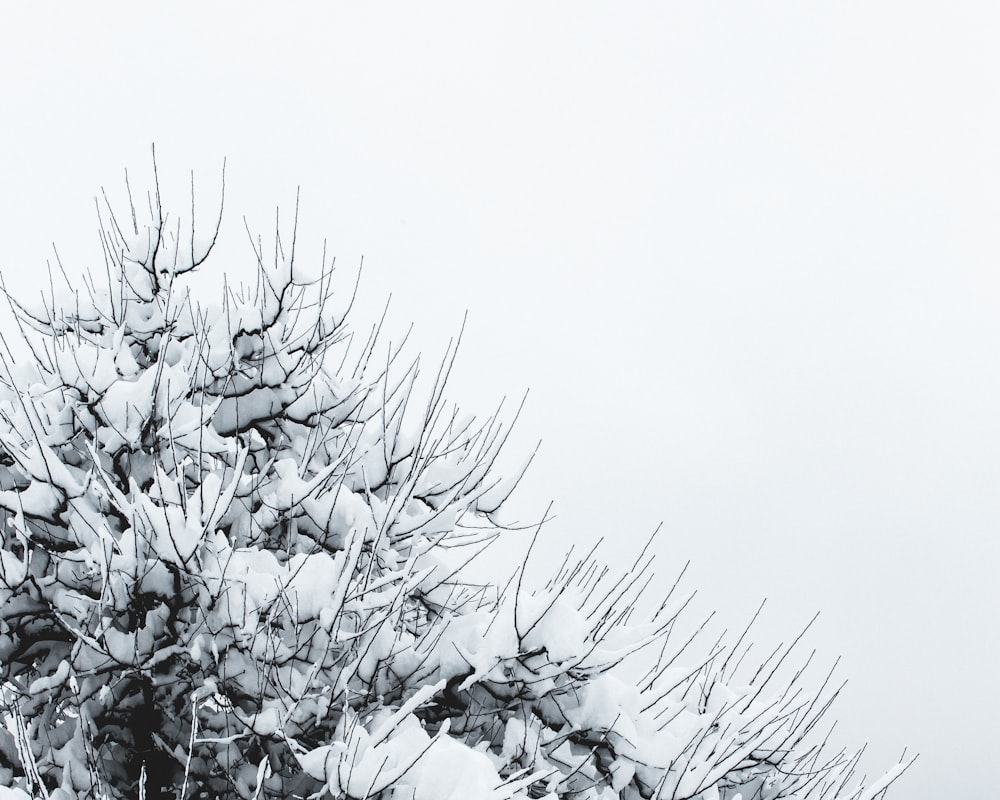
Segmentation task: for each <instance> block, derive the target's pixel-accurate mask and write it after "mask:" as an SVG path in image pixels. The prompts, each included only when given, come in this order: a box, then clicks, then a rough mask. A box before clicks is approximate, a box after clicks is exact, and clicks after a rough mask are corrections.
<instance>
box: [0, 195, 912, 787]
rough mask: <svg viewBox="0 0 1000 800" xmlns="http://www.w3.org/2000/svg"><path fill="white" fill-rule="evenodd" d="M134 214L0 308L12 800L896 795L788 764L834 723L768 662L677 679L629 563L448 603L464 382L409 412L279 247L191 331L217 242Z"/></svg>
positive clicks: (675, 653) (480, 468)
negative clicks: (453, 392)
mask: <svg viewBox="0 0 1000 800" xmlns="http://www.w3.org/2000/svg"><path fill="white" fill-rule="evenodd" d="M150 199H151V202H150V212H151V213H150V217H149V221H148V222H146V223H142V224H141V223H140V222H139V221H138V219H137V215H136V211H135V208H134V207H133V208H132V211H131V217H130V218H129V219H127V220H122V219H119V218H117V217H115V216H114V215H113V214H111V213H110V212H108V213H107V214H105V215H104V218H103V225H102V240H103V243H104V251H105V256H106V264H107V269H106V271H105V274H104V275H102V276H101V277H100V279H98V278H95V277H94V276H93V275H91V276H89V277H88V278H87V279H86V280H85V281H84V287H83V290H70V291H69V292H65V293H62V296H61V298H60V299H57V298H56V297H55V296H51V297H49V298H47V300H46V302H45V303H44V304H43V305H41V306H38V307H35V306H31V305H28V304H21V303H18V302H17V301H16V300H14V299H13V298H11V308H12V309H13V310H14V312H15V316H16V319H17V321H18V323H19V326H20V329H19V332H20V334H21V335H23V337H24V338H25V340H26V341H27V342H28V343H29V345H30V348H31V354H32V357H31V358H28V359H15V358H14V357H13V356H12V355H11V352H10V351H9V350H7V351H6V355H5V357H4V358H3V373H2V376H0V379H2V382H0V507H2V509H3V511H2V517H3V523H4V526H3V538H2V542H3V546H2V549H0V678H2V682H3V690H2V692H3V697H2V716H3V721H4V723H5V724H4V726H3V727H0V785H3V786H9V787H13V788H11V789H2V788H0V797H19V798H23V797H25V796H28V795H30V796H33V797H46V798H49V799H50V800H68V799H69V798H91V797H96V798H132V797H149V798H154V797H164V798H166V797H169V798H224V797H232V798H237V797H238V798H247V799H249V798H279V797H280V798H294V797H301V798H305V797H315V798H322V797H332V798H386V800H388V799H389V798H408V799H409V800H446V799H447V798H455V799H456V800H457V799H458V798H467V799H468V800H486V798H491V799H495V800H502V799H503V798H542V797H550V798H581V800H582V799H583V798H653V797H656V798H674V799H675V800H681V799H682V798H702V799H703V800H735V798H737V797H742V798H743V800H750V799H751V798H759V800H771V799H772V798H781V797H806V796H808V797H815V798H825V799H826V800H833V799H834V798H837V799H839V800H847V798H851V800H862V798H865V799H867V798H873V797H876V796H879V795H880V794H881V793H882V791H883V790H884V788H885V786H887V785H888V783H889V782H891V781H892V779H893V778H894V777H895V776H896V775H897V774H898V773H899V772H900V771H901V769H902V767H897V768H896V769H895V770H893V771H890V772H889V773H888V774H887V776H886V777H885V778H883V779H882V780H881V781H878V782H876V783H875V784H872V785H870V786H868V788H863V787H862V786H861V784H860V782H859V781H858V780H857V779H855V778H854V777H853V772H854V770H855V766H856V764H857V756H848V755H845V754H843V753H837V754H833V755H829V756H827V755H824V750H823V748H822V747H821V746H819V745H820V744H822V741H820V742H819V743H818V744H810V743H809V742H810V741H811V739H810V738H809V737H810V734H811V733H812V732H813V729H814V727H815V726H816V724H817V722H818V720H819V719H820V718H821V716H822V715H823V713H824V712H825V711H826V709H827V707H828V705H829V700H830V699H832V698H830V697H821V694H820V693H810V692H806V691H803V690H800V689H799V687H798V679H799V673H796V674H795V676H794V677H793V678H792V679H791V681H790V682H786V683H785V684H782V685H780V686H779V687H778V688H773V687H772V686H771V678H772V676H774V675H775V674H776V671H777V667H778V665H779V664H780V663H781V661H783V660H784V658H785V656H787V654H788V653H787V651H782V652H776V653H774V654H773V655H772V657H771V658H769V659H768V660H767V661H766V662H765V663H764V664H763V665H762V666H761V668H760V669H759V670H757V673H756V675H754V676H753V677H752V678H751V679H749V680H744V681H743V682H740V681H738V680H737V669H736V668H737V666H738V665H739V662H740V661H742V660H743V656H744V655H745V648H743V649H741V642H737V644H736V646H735V647H733V648H722V647H717V648H713V649H712V650H711V651H710V652H709V653H706V656H705V657H704V658H699V659H695V660H694V664H693V665H692V666H690V667H682V666H680V662H679V661H678V659H679V658H680V657H681V655H682V654H683V653H684V652H685V646H684V645H686V642H684V643H682V644H680V645H678V644H676V643H675V642H674V640H673V639H672V638H671V636H670V634H671V631H672V629H673V624H674V621H675V619H676V618H677V615H678V613H679V612H680V611H681V610H682V609H683V607H684V605H685V603H684V601H683V600H682V599H674V597H673V591H672V590H671V591H669V592H667V591H664V587H662V586H661V585H660V584H659V583H657V582H656V581H655V580H653V578H652V573H651V569H650V566H651V559H649V558H646V557H641V558H640V559H639V560H638V561H637V562H636V564H635V566H634V568H633V570H632V571H631V572H629V573H628V574H627V575H624V576H619V577H618V579H614V577H613V576H611V575H609V574H608V571H607V570H605V569H602V568H601V567H600V566H599V565H598V564H597V563H596V562H595V561H594V560H593V558H592V557H590V556H588V557H585V558H582V559H580V560H579V561H575V560H573V559H572V558H571V557H567V560H566V562H565V563H564V564H563V565H562V566H561V567H560V568H559V569H558V570H556V574H555V575H554V577H553V578H552V580H550V581H549V583H548V584H546V585H545V586H541V587H537V588H534V589H531V588H529V587H527V586H525V585H524V583H523V581H522V580H521V578H520V577H518V579H517V580H512V581H510V582H508V583H507V584H506V586H502V585H500V584H501V583H502V582H498V583H497V584H496V585H493V584H487V585H480V584H476V583H473V582H470V581H469V580H468V579H467V578H465V577H464V575H465V572H464V567H463V564H464V562H465V561H467V560H468V558H469V557H470V555H471V554H474V553H477V552H478V551H479V550H480V549H481V548H482V547H484V546H486V545H488V544H489V543H490V542H491V541H493V540H494V539H496V538H497V537H498V536H501V535H511V534H509V533H507V532H505V530H504V529H503V527H502V526H501V525H500V524H499V522H498V519H497V516H496V515H497V512H498V510H499V509H500V507H501V505H502V503H503V502H504V500H505V499H506V497H507V495H508V494H509V492H510V491H511V489H512V488H513V485H514V484H515V483H516V480H508V481H502V480H499V479H497V478H496V477H495V475H494V469H493V466H494V462H495V460H496V458H497V454H498V452H499V451H500V448H501V446H502V445H503V443H504V440H505V438H506V433H507V431H508V428H507V427H505V426H503V425H501V423H500V422H499V420H498V417H497V416H492V417H490V418H488V419H486V420H485V421H477V420H476V419H475V418H469V419H465V418H460V417H459V416H458V415H457V414H456V413H454V412H452V411H451V410H449V409H448V407H447V406H446V403H445V401H444V397H443V389H444V385H445V380H446V378H447V373H448V370H449V368H450V364H451V357H452V355H453V351H449V355H448V356H447V357H446V358H445V360H444V363H443V365H442V366H441V367H439V368H438V369H437V372H436V378H435V379H434V380H433V381H432V384H433V385H432V387H431V389H430V391H429V392H428V393H427V396H426V399H425V400H424V401H422V402H420V401H418V399H417V390H416V387H415V381H416V378H417V375H418V372H419V360H417V361H414V362H413V363H410V364H404V365H400V363H399V354H400V349H399V348H398V347H397V348H391V347H390V348H388V351H387V352H386V353H385V354H384V357H383V356H377V355H376V354H377V352H380V351H379V350H378V349H377V347H376V342H377V337H376V336H375V335H372V336H370V337H368V340H367V342H366V343H365V344H363V345H361V346H358V342H357V341H355V340H354V339H353V338H352V336H351V335H350V334H349V333H348V330H347V328H346V327H345V325H344V319H343V315H342V314H341V315H340V316H338V315H337V314H335V313H334V310H333V306H332V303H331V297H332V290H331V273H332V269H328V268H326V267H325V266H324V269H323V270H322V273H321V274H320V276H319V277H318V278H316V279H314V280H310V281H305V280H302V278H301V276H300V275H299V274H298V273H297V271H296V268H295V267H294V266H293V265H294V249H295V244H294V236H293V237H292V241H291V246H290V247H287V248H286V246H285V244H284V243H283V242H282V241H281V238H280V236H278V237H276V242H275V248H274V257H273V259H271V258H270V257H268V258H267V259H265V256H264V250H263V247H262V246H261V245H260V244H259V243H258V244H256V245H255V258H256V262H257V264H256V283H255V285H252V286H250V287H242V288H241V289H239V290H236V289H232V288H227V289H226V291H225V292H224V296H223V299H222V302H221V303H220V304H218V305H216V306H203V305H201V304H199V303H197V302H196V301H195V299H194V298H193V297H192V295H191V292H190V290H189V288H188V287H186V285H185V284H186V281H185V278H184V275H185V273H187V272H190V271H191V270H192V269H194V268H195V267H196V266H198V265H199V264H201V263H202V262H203V261H205V259H206V258H207V257H208V256H209V254H210V251H211V249H212V245H213V244H214V241H215V236H216V235H217V233H218V225H216V226H215V228H214V233H213V235H212V237H211V238H210V239H209V240H207V241H199V240H198V239H197V238H196V237H195V235H194V224H193V220H192V222H191V226H190V230H187V229H184V230H182V227H181V226H180V225H179V224H177V225H173V224H172V223H171V222H170V221H169V218H168V217H167V216H166V215H165V214H164V213H163V211H162V209H161V206H160V197H159V191H158V190H157V191H156V192H155V193H153V194H152V196H151V198H150ZM192 215H193V211H192ZM668 588H669V587H668ZM646 590H651V593H652V594H654V595H662V596H657V597H656V599H657V601H658V604H654V610H653V613H651V614H648V615H646V617H645V618H642V617H640V615H639V612H638V610H637V609H638V608H639V606H638V605H637V600H638V598H639V597H640V595H642V594H643V593H644V591H646ZM641 648H646V649H648V650H649V651H650V652H651V653H653V656H654V657H653V658H651V659H650V664H651V669H650V671H649V674H648V675H647V677H646V678H645V679H644V680H643V681H642V682H641V683H639V684H638V685H635V684H634V683H626V682H625V681H624V680H623V679H622V678H621V677H618V676H617V673H616V671H615V670H614V669H613V668H614V667H616V665H618V664H619V663H620V662H621V661H622V660H623V659H624V658H625V657H626V656H627V655H629V654H630V653H632V652H634V651H636V650H638V649H641ZM834 694H835V693H834Z"/></svg>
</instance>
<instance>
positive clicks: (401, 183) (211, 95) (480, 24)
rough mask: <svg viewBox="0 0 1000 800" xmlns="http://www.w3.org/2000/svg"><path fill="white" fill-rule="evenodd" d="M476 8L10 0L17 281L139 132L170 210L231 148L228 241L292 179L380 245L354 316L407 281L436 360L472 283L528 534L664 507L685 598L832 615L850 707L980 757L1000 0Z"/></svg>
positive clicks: (474, 331) (338, 241)
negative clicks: (518, 464) (523, 467)
mask: <svg viewBox="0 0 1000 800" xmlns="http://www.w3.org/2000/svg"><path fill="white" fill-rule="evenodd" d="M483 5H484V4H471V3H466V4H459V3H456V4H451V5H443V4H438V3H432V2H425V3H420V4H405V5H404V4H398V5H395V4H393V5H390V4H384V3H369V4H360V3H352V4H346V3H344V4H336V3H334V4H330V7H329V8H328V7H327V5H326V4H324V5H323V6H321V5H320V4H312V5H310V4H301V5H300V6H299V7H298V8H299V9H300V10H298V11H293V10H285V9H282V10H281V11H280V12H279V11H270V10H268V11H255V10H251V9H249V7H248V6H247V5H246V4H236V3H219V4H216V5H213V6H212V7H211V8H206V7H205V4H185V3H171V4H169V5H165V6H159V7H158V8H157V9H156V10H149V9H148V8H143V9H142V10H137V9H138V6H136V5H135V4H111V3H103V4H98V5H93V4H79V5H75V4H74V5H72V6H71V5H69V4H65V5H61V6H59V7H58V8H57V9H56V8H53V7H49V6H46V5H44V4H34V3H31V4H29V3H22V4H19V5H16V6H10V7H9V8H7V9H6V10H5V12H4V21H3V25H2V26H0V75H2V77H0V86H2V93H0V98H2V111H0V114H2V116H0V121H2V125H0V181H2V187H3V191H2V192H0V269H2V271H3V275H4V278H5V279H6V281H7V283H8V285H10V286H14V287H16V288H17V289H18V290H20V291H22V292H32V293H33V292H36V291H37V290H38V289H39V288H40V287H41V286H42V285H44V283H45V281H46V280H47V279H44V278H43V276H44V274H45V272H44V263H45V260H46V259H47V258H49V256H50V254H51V247H50V243H51V242H52V241H55V242H56V243H57V245H58V246H59V248H60V253H61V254H62V256H63V260H64V262H65V263H66V265H67V268H68V269H69V270H70V271H71V272H73V271H76V272H79V271H80V270H81V269H82V268H83V267H84V266H85V265H87V264H96V263H97V262H98V258H99V251H98V248H97V238H96V235H95V232H94V231H95V226H94V212H93V205H92V202H93V201H92V198H93V196H94V195H95V194H96V193H97V191H98V189H99V187H100V186H102V185H103V186H107V187H108V189H109V191H110V190H113V191H114V193H116V194H117V193H118V192H119V189H120V186H121V183H122V181H121V177H122V173H123V170H124V168H126V167H127V168H129V170H130V174H131V175H132V181H133V188H134V189H135V188H138V187H145V186H148V185H149V179H150V170H149V163H150V161H149V145H150V143H151V142H154V141H155V142H156V145H157V151H158V162H159V166H160V170H161V175H163V177H164V180H165V182H166V183H167V184H168V185H169V184H170V183H171V182H172V183H173V184H175V186H176V187H179V188H178V189H177V191H175V192H174V193H173V195H172V196H173V197H175V198H176V199H177V202H178V205H181V206H183V204H184V203H186V202H187V198H186V195H185V192H184V186H185V182H186V181H187V176H188V171H189V170H190V169H194V170H195V171H196V179H197V180H198V182H199V186H200V187H203V189H204V191H205V197H206V198H207V199H206V200H205V201H204V203H203V207H205V208H206V209H207V208H208V206H209V205H210V203H211V202H212V199H213V197H214V191H215V183H216V181H217V177H218V171H219V164H220V162H221V160H222V157H223V156H228V159H229V166H228V181H227V195H228V196H227V217H226V221H225V222H224V229H223V234H224V237H225V238H224V241H223V245H222V248H221V249H220V256H219V260H218V261H217V262H216V265H217V268H218V267H219V266H221V267H222V268H225V269H227V270H228V271H229V272H230V274H231V275H234V274H240V272H241V271H242V270H249V269H250V266H251V258H250V250H249V247H248V246H247V245H245V233H244V231H243V222H242V216H243V215H244V214H245V215H246V216H247V218H248V221H249V224H250V226H251V228H253V229H254V230H260V231H263V232H264V233H265V234H267V233H268V232H269V231H270V229H271V227H272V222H273V217H274V206H275V205H277V204H280V205H281V206H282V208H283V209H284V211H285V213H286V214H288V215H289V216H290V215H291V211H292V207H293V204H294V198H295V190H296V187H297V186H301V187H302V214H301V224H300V242H301V243H302V245H303V246H304V251H303V252H305V253H307V254H308V253H311V254H312V256H313V257H314V261H318V254H319V252H320V248H321V244H322V240H323V238H324V237H326V238H327V239H328V249H329V251H330V252H332V253H336V254H337V256H338V264H339V265H341V266H343V267H345V270H344V286H345V287H346V286H347V285H348V284H349V282H350V277H351V276H352V275H353V272H354V270H355V269H356V267H357V264H358V261H359V259H360V256H361V255H362V254H364V256H365V271H364V276H363V284H362V299H361V302H360V303H359V306H358V308H357V311H356V315H355V317H354V319H355V323H356V324H357V325H358V326H359V327H363V326H366V325H367V324H368V323H369V322H370V321H371V320H372V319H373V317H374V316H375V314H376V313H377V310H378V308H379V307H380V305H381V304H382V303H384V301H385V298H386V296H387V294H388V293H389V292H390V291H391V292H392V293H393V306H392V308H393V311H392V320H393V325H392V326H391V328H392V330H394V331H399V330H402V329H403V327H404V325H405V324H406V323H408V322H409V321H411V320H412V321H414V322H415V323H416V331H415V334H414V339H413V341H414V343H415V344H416V345H417V346H418V347H419V348H420V349H422V350H424V351H425V352H426V353H427V355H428V356H436V355H438V354H440V353H441V352H443V349H444V346H445V343H446V342H447V339H448V336H449V335H451V334H452V333H454V332H455V331H457V329H458V326H459V325H460V323H461V319H462V314H463V312H464V311H465V310H466V309H468V310H469V313H470V321H469V324H468V328H467V332H466V338H465V341H464V344H463V351H462V357H461V359H460V361H459V365H458V368H457V370H456V372H455V376H454V381H453V384H452V396H453V397H454V398H455V399H457V400H459V401H460V402H461V403H462V404H463V405H464V406H466V407H467V408H468V409H469V410H477V411H480V412H484V413H485V412H488V411H489V410H490V409H491V408H492V406H493V405H495V403H496V401H497V400H498V399H499V398H500V397H501V396H502V395H504V394H507V395H509V396H511V397H512V398H515V399H516V398H518V397H519V396H520V394H521V393H522V392H523V391H524V390H525V389H526V388H528V387H530V388H531V394H530V397H529V403H528V407H527V410H526V412H525V413H524V415H523V417H522V420H521V423H520V427H519V432H518V435H517V437H515V441H514V442H513V445H512V447H513V452H512V461H516V460H517V458H516V456H517V455H518V451H521V452H523V451H526V450H529V449H530V448H531V447H532V446H533V444H534V442H535V440H537V439H538V438H542V439H543V440H544V443H543V447H542V451H541V454H540V456H539V458H538V459H537V461H536V463H535V465H534V467H533V468H532V470H531V472H530V473H529V475H528V478H527V479H526V482H525V483H524V485H523V487H522V491H521V494H520V499H519V501H518V505H517V508H518V509H519V510H522V511H523V514H524V515H525V516H530V515H532V514H534V515H538V514H540V513H541V511H542V510H544V507H545V505H546V504H547V502H548V501H549V500H550V499H551V500H554V501H555V510H556V512H557V514H558V515H559V516H558V519H557V520H556V521H555V522H553V523H552V524H551V525H550V526H549V527H548V528H547V533H546V538H545V539H544V541H543V552H544V553H555V552H557V551H561V550H563V549H564V548H565V546H566V545H567V544H568V543H569V542H571V541H579V542H581V543H588V542H591V541H592V540H593V539H594V538H595V537H597V536H598V535H604V536H606V537H607V538H608V540H609V547H608V548H607V549H606V550H605V555H606V557H607V558H608V559H609V560H612V561H614V562H615V563H618V562H619V561H622V560H623V556H624V555H628V554H630V553H631V552H632V551H633V549H634V548H635V547H638V546H639V545H640V544H641V543H642V542H643V541H644V540H645V538H646V537H647V536H648V534H649V532H650V531H651V530H652V529H653V528H654V527H655V526H656V524H657V523H658V522H660V521H663V523H664V527H663V531H662V533H661V535H660V537H659V538H658V539H657V542H656V550H657V552H658V553H659V554H660V556H661V558H662V562H663V563H662V564H661V570H662V572H663V573H664V575H666V574H670V575H672V574H673V573H675V572H676V571H677V570H679V568H680V567H681V566H682V565H683V563H684V562H685V561H687V560H688V559H692V560H693V562H694V563H693V566H692V569H691V572H690V573H689V578H688V580H687V582H686V585H687V586H688V587H689V588H698V589H699V591H700V598H701V606H700V608H701V609H702V610H704V609H709V608H718V609H719V612H720V613H719V615H718V617H719V618H720V619H721V620H722V621H723V622H724V623H725V624H727V625H728V626H729V627H730V628H732V629H738V628H740V627H741V626H742V624H743V623H744V622H745V621H746V619H747V618H748V617H749V616H750V614H751V613H752V611H753V609H754V608H755V607H756V606H757V604H758V603H759V601H760V599H761V598H762V597H764V596H767V597H768V598H769V605H768V610H767V613H766V617H767V619H766V620H765V621H764V623H763V624H762V625H761V626H760V628H759V634H758V637H757V638H758V641H759V642H760V644H761V649H762V651H764V650H769V649H770V646H773V645H774V644H776V643H777V641H778V640H779V638H780V637H788V636H791V635H794V634H795V633H796V632H797V631H798V629H799V628H800V627H801V626H802V625H804V624H805V622H807V621H808V619H809V618H810V617H811V616H812V614H813V612H814V611H816V610H821V611H822V614H821V617H820V620H819V622H818V623H817V626H816V628H815V630H814V631H813V632H812V633H811V634H810V636H809V637H808V638H807V642H806V649H804V650H803V651H802V653H801V655H802V656H803V657H804V656H805V655H806V654H807V649H808V648H810V647H815V648H817V649H818V651H819V652H818V656H817V657H818V659H819V664H820V668H819V669H817V671H816V672H815V678H816V680H819V678H820V676H821V673H822V672H823V667H824V666H825V665H828V664H830V663H832V661H833V660H834V659H835V658H836V656H837V655H843V661H842V663H841V667H840V669H839V671H838V674H839V675H840V676H842V677H847V678H849V679H850V684H849V685H848V688H847V690H846V692H845V694H844V695H843V696H842V698H841V700H840V701H839V702H838V704H837V706H836V707H835V716H837V717H838V718H839V719H840V720H841V724H840V726H839V731H840V741H842V742H843V743H845V744H848V743H850V744H859V743H861V742H862V741H864V740H865V739H866V738H867V739H870V740H871V745H870V749H869V752H870V757H869V758H868V759H867V760H866V762H865V763H866V765H867V766H868V767H869V769H870V770H871V771H877V770H879V769H880V768H882V767H884V766H888V765H889V764H890V763H891V760H892V759H893V758H894V757H895V756H896V755H898V753H899V751H900V750H901V749H902V747H903V746H904V745H908V746H909V747H910V749H911V750H918V751H920V752H921V753H922V757H921V760H920V761H918V762H917V765H916V766H915V767H914V770H913V771H912V772H911V774H910V775H909V776H908V777H907V778H906V779H905V784H904V785H903V786H902V787H901V788H899V789H898V790H897V792H896V796H899V797H903V796H905V797H911V798H928V799H930V798H942V797H960V796H963V794H964V793H966V794H968V795H969V796H972V795H973V794H976V795H981V794H982V792H983V791H989V787H991V786H994V785H995V780H994V778H993V776H992V774H993V771H994V770H993V769H991V765H993V764H995V759H996V747H997V743H998V740H997V734H996V720H997V719H998V718H1000V699H998V695H997V690H996V684H995V676H996V675H997V672H998V670H997V667H998V664H997V661H998V656H1000V641H998V638H1000V634H998V626H997V611H998V608H1000V602H998V601H1000V593H998V589H997V583H996V574H997V567H998V564H1000V547H998V544H997V542H998V536H997V533H998V523H1000V492H998V488H1000V366H998V353H1000V313H998V312H1000V247H998V242H1000V238H998V237H1000V225H998V219H1000V189H998V187H1000V145H998V143H1000V113H998V97H1000V48H998V47H997V42H998V41H1000V9H998V7H997V6H996V5H995V4H994V3H988V2H982V3H963V2H954V0H953V1H952V2H948V3H943V2H942V3H933V4H931V3H921V2H908V3H904V2H896V3H878V2H875V3H854V2H842V3H827V4H822V5H821V4H815V3H808V4H807V3H798V2H772V3H750V2H744V3H740V4H721V3H711V2H705V3H686V4H675V3H665V2H656V3H653V2H629V3H614V4H611V3H606V4H597V3H587V2H574V3H572V4H570V3H544V2H543V3H530V4H529V3H504V4H492V5H491V7H490V8H489V9H484V8H483ZM262 6H263V4H261V5H260V6H259V7H262ZM734 6H735V8H734ZM330 8H332V9H333V10H330ZM321 9H322V10H321ZM168 196H169V195H168ZM219 262H221V264H220V263H219ZM7 330H9V329H7ZM706 646H707V644H706Z"/></svg>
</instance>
